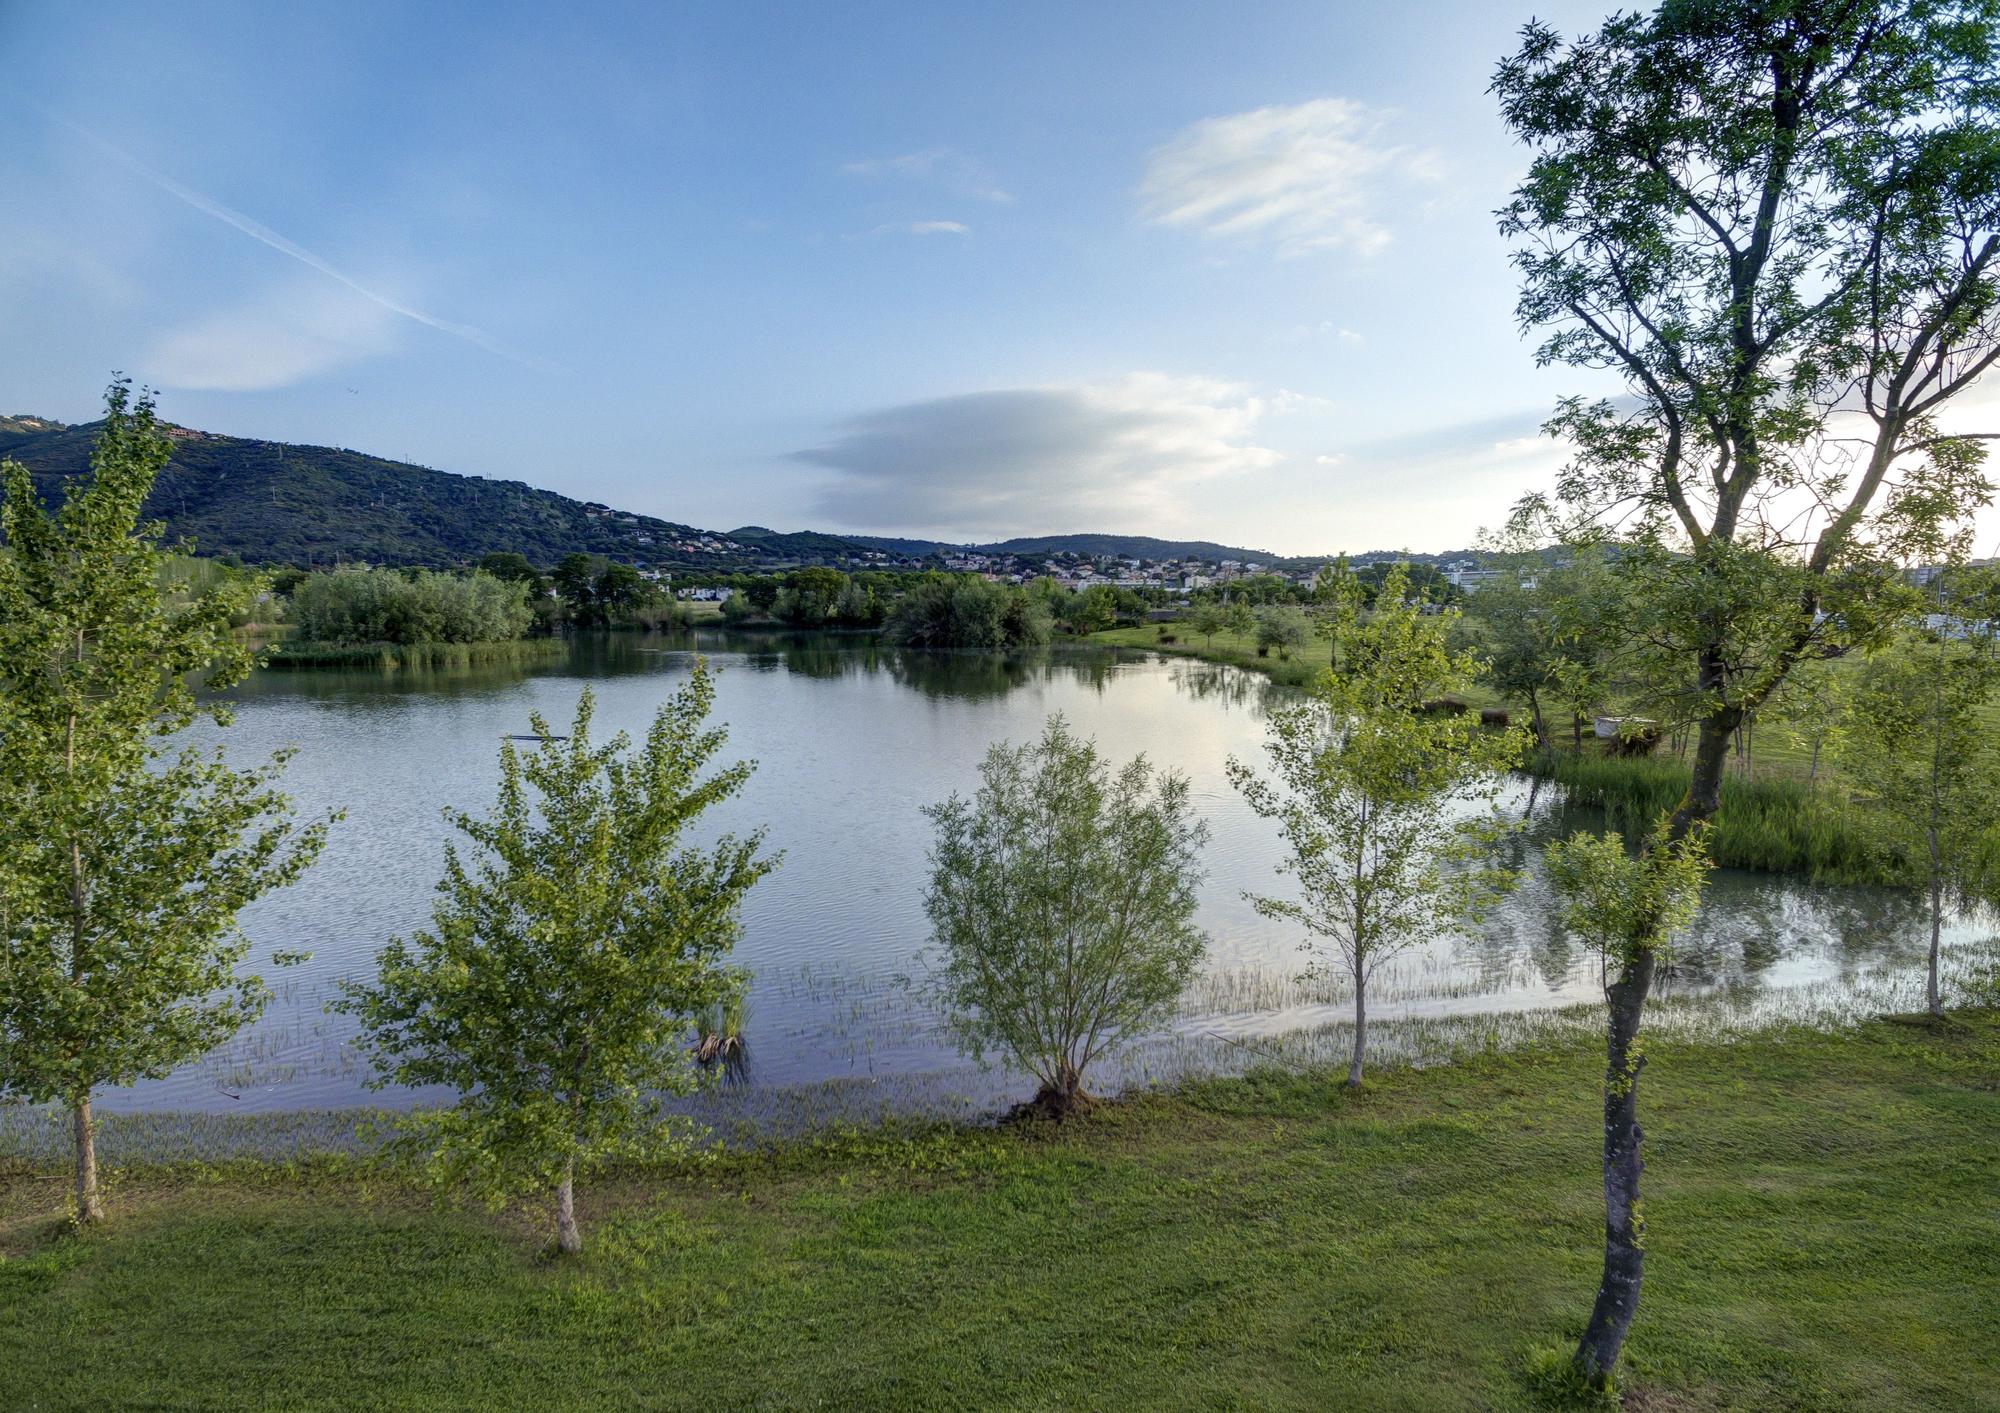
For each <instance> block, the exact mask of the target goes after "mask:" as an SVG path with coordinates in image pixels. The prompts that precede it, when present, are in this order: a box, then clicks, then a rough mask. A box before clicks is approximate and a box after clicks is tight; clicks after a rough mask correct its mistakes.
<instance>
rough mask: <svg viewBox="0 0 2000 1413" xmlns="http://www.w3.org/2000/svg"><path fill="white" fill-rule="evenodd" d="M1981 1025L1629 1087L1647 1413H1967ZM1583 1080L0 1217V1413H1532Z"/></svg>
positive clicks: (1997, 1242)
mask: <svg viewBox="0 0 2000 1413" xmlns="http://www.w3.org/2000/svg"><path fill="white" fill-rule="evenodd" d="M1996 1075H2000V1018H1996V1016H1995V1015H1994V1014H1993V1013H1991V1012H1966V1013H1960V1014H1959V1015H1958V1016H1956V1017H1955V1018H1954V1019H1953V1021H1952V1023H1951V1024H1950V1025H1949V1026H1948V1027H1946V1028H1945V1029H1943V1030H1937V1031H1933V1030H1931V1029H1928V1028H1924V1027H1915V1026H1905V1025H1901V1024H1896V1023H1893V1022H1878V1023H1874V1024H1871V1025H1868V1026H1866V1027H1864V1028H1862V1029H1861V1030H1859V1031H1854V1032H1838V1033H1832V1034H1827V1033H1804V1032H1791V1033H1782V1034H1779V1035H1775V1036H1769V1037H1765V1038H1762V1039H1753V1040H1750V1041H1746V1042H1742V1043H1739V1044H1737V1045H1734V1046H1728V1047H1722V1046H1712V1045H1702V1044H1692V1043H1663V1044H1661V1045H1659V1046H1657V1047H1655V1049H1654V1050H1653V1053H1652V1060H1651V1065H1650V1067H1649V1069H1648V1070H1647V1074H1646V1081H1645V1083H1646V1101H1645V1102H1646V1111H1647V1126H1648V1136H1649V1140H1650V1144H1651V1147H1650V1151H1649V1162H1648V1171H1647V1182H1648V1200H1647V1208H1648V1216H1649V1230H1648V1244H1649V1250H1650V1257H1649V1262H1648V1278H1647V1287H1646V1300H1645V1306H1644V1309H1643V1310H1642V1312H1641V1314H1640V1317H1639V1321H1638V1324H1637V1326H1636V1327H1635V1330H1634V1334H1633V1339H1632V1343H1631V1346H1630V1351H1629V1352H1630V1357H1631V1375H1630V1383H1631V1386H1632V1388H1633V1390H1634V1391H1635V1392H1636V1393H1637V1394H1638V1395H1639V1396H1640V1398H1641V1399H1642V1400H1643V1403H1642V1404H1640V1406H1645V1407H1651V1408H1674V1409H1707V1408H1724V1407H1731V1408H1745V1407H1754V1408H1760V1409H1771V1408H1834V1407H1840V1408H1849V1407H1866V1408H1871V1409H1897V1408H1910V1409H1916V1408H1937V1407H1975V1406H1992V1401H1993V1399H1994V1397H1995V1386H1996V1381H2000V1209H1996V1208H1995V1206H1994V1203H1993V1200H1992V1175H1993V1173H1994V1172H1996V1171H2000V1084H1996V1082H1995V1077H1996ZM1597 1082H1598V1073H1597V1060H1596V1058H1595V1056H1594V1055H1593V1053H1592V1050H1591V1048H1590V1047H1583V1046H1580V1047H1574V1048H1560V1049H1555V1050H1539V1051H1531V1052H1527V1053H1522V1054H1516V1055H1512V1056H1506V1057H1496V1058H1489V1059H1486V1060H1479V1061H1472V1062H1469V1063H1466V1064H1462V1065H1457V1066H1453V1067H1450V1068H1446V1069H1438V1070H1421V1071H1418V1070H1404V1071H1398V1072H1395V1073H1391V1074H1387V1075H1385V1076H1384V1077H1383V1078H1382V1079H1380V1080H1378V1081H1377V1082H1376V1084H1375V1085H1374V1086H1373V1087H1372V1088H1371V1089H1369V1090H1368V1091H1366V1092H1364V1093H1363V1094H1361V1095H1359V1096H1349V1095H1346V1094H1344V1093H1342V1092H1341V1091H1339V1090H1338V1089H1337V1088H1335V1087H1334V1086H1332V1085H1331V1084H1329V1083H1327V1082H1325V1081H1324V1080H1310V1079H1298V1078H1290V1077H1277V1076H1266V1077H1261V1078H1259V1077H1253V1078H1251V1079H1248V1080H1230V1081H1217V1082H1213V1083H1210V1084H1206V1085H1202V1086H1197V1087H1194V1088H1191V1089H1188V1090H1186V1091H1183V1092H1180V1093H1177V1094H1173V1095H1166V1096H1159V1097H1150V1098H1145V1099H1140V1100H1135V1101H1132V1102H1129V1103H1122V1104H1117V1105H1113V1106H1110V1107H1108V1108H1106V1109H1104V1110H1102V1111H1100V1113H1099V1114H1098V1115H1097V1116H1095V1117H1093V1118H1092V1119H1090V1120H1088V1121H1087V1122H1085V1123H1082V1124H1079V1125H1072V1126H1070V1127H1068V1128H1065V1129H1061V1130H1050V1129H1041V1128H1038V1129H1033V1130H1028V1131H1012V1130H1001V1131H993V1130H979V1129H937V1130H929V1131H921V1132H912V1133H904V1134H894V1133H889V1132H874V1133H869V1134H864V1135H859V1136H853V1135H850V1136H846V1137H841V1138H835V1139H828V1140H825V1141H822V1142H819V1143H814V1144H808V1145H799V1146H788V1147H784V1148H780V1149H775V1150H772V1151H770V1152H767V1153H762V1154H752V1155H721V1156H718V1157H716V1158H714V1159H713V1160H711V1161H708V1162H706V1163H702V1164H692V1165H689V1166H688V1167H685V1168H683V1169H679V1170H674V1171H660V1172H652V1173H643V1174H627V1175H624V1176H622V1177H619V1178H617V1179H614V1180H607V1181H605V1182H602V1183H599V1184H597V1185H594V1186H592V1187H591V1188H589V1189H587V1191H586V1194H585V1211H584V1217H585V1220H586V1222H587V1226H586V1237H587V1240H588V1243H589V1244H588V1246H587V1247H586V1251H585V1254H584V1256H583V1257H582V1258H581V1259H580V1260H579V1261H577V1262H575V1263H573V1264H559V1263H556V1262H553V1261H551V1260H549V1259H548V1258H547V1257H545V1256H544V1255H543V1254H541V1250H540V1242H541V1234H540V1229H541V1223H542V1214H541V1213H540V1212H512V1211H510V1212H503V1213H500V1214H497V1215H488V1214H486V1213H484V1212H482V1211H446V1212H440V1211H437V1210H435V1209H433V1208H431V1207H430V1206H428V1205H427V1204H426V1203H424V1202H423V1201H422V1200H421V1199H420V1198H419V1197H418V1196H417V1195H416V1194H414V1193H411V1192H408V1191H405V1190H403V1189H401V1188H400V1187H398V1186H397V1185H396V1184H395V1183H394V1182H391V1181H382V1180H376V1181H373V1182H366V1183H364V1182H362V1181H360V1180H358V1179H352V1178H337V1177H322V1178H318V1179H314V1178H311V1177H309V1176H302V1175H299V1174H297V1173H293V1174H290V1175H287V1174H284V1173H278V1172H271V1171H268V1170H255V1169H243V1170H223V1171H221V1172H214V1171H209V1172H204V1173H200V1174H188V1173H181V1174H178V1175H177V1174H174V1173H170V1172H165V1171H157V1172H136V1173H128V1174H124V1175H121V1176H120V1178H119V1181H118V1183H117V1186H116V1188H115V1190H114V1192H113V1204H114V1212H115V1218H114V1222H113V1225H112V1226H111V1227H110V1228H109V1229H107V1230H104V1231H101V1232H96V1233H92V1234H89V1235H86V1236H83V1237H72V1236H66V1235H61V1234H59V1233H58V1232H57V1231H55V1230H54V1229H53V1227H52V1224H51V1223H50V1221H49V1220H48V1218H47V1216H46V1213H47V1212H48V1211H49V1210H50V1209H51V1208H52V1207H54V1206H55V1205H56V1204H57V1203H58V1202H59V1201H60V1193H61V1179H60V1177H59V1176H56V1175H53V1174H49V1175H44V1174H32V1175H31V1174H16V1175H15V1176H13V1177H12V1178H10V1179H9V1180H8V1181H7V1182H6V1184H5V1186H4V1188H0V1248H4V1249H5V1251H6V1252H7V1253H8V1259H7V1260H6V1261H5V1262H4V1263H0V1406H7V1407H42V1408H66V1407H77V1408H82V1407H104V1406H116V1405H134V1404H141V1405H148V1406H173V1407H187V1408H209V1407H214V1408H220V1407H232V1408H234V1407H286V1408H312V1407H334V1406H341V1407H348V1406H356V1405H364V1406H369V1407H381V1408H427V1409H428V1408H442V1407H492V1406H521V1405H528V1404H534V1405H540V1406H546V1407H551V1408H570V1407H630V1406H661V1407H701V1408H713V1407H718V1406H726V1407H747V1406H769V1407H801V1406H827V1407H970V1406H980V1407H989V1406H1013V1407H1037V1408H1043V1407H1063V1406H1086V1407H1153V1406H1162V1405H1167V1404H1174V1405H1186V1406H1204V1407H1255V1408H1286V1407H1298V1408H1325V1407H1354V1408H1378V1407H1379V1408H1418V1409H1422V1408H1437V1409H1446V1408H1495V1407H1498V1408H1513V1407H1531V1406H1534V1405H1535V1403H1536V1401H1537V1391H1536V1388H1535V1386H1534V1384H1533V1381H1532V1379H1531V1378H1530V1376H1529V1374H1528V1373H1527V1372H1526V1371H1527V1370H1528V1369H1529V1368H1530V1367H1531V1365H1532V1362H1533V1358H1534V1352H1535V1351H1536V1350H1537V1349H1538V1348H1543V1347H1548V1346H1560V1345H1563V1344H1565V1343H1566V1342H1567V1341H1568V1340H1569V1339H1570V1338H1572V1337H1573V1335H1574V1333H1575V1331H1576V1329H1577V1328H1578V1326H1579V1324H1580V1322H1581V1321H1582V1319H1583V1316H1584V1314H1585V1312H1586V1309H1587V1305H1588V1301H1589V1296H1590V1292H1591V1290H1592V1288H1593V1286H1594V1284H1595V1280H1596V1243H1597V1240H1598V1235H1599V1222H1600V1220H1601V1213H1600V1208H1599V1206H1598V1202H1599V1194H1598V1187H1597V1180H1596V1163H1597V1151H1596V1150H1597V1131H1598V1125H1597V1117H1596V1098H1595V1094H1596V1086H1597Z"/></svg>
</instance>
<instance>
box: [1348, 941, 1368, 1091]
mask: <svg viewBox="0 0 2000 1413" xmlns="http://www.w3.org/2000/svg"><path fill="white" fill-rule="evenodd" d="M1367 1055H1368V974H1367V973H1366V972H1364V971H1363V970H1362V969H1361V967H1360V966H1359V964H1357V965H1356V966H1355V968H1354V1055H1353V1058H1351V1059H1350V1060H1349V1061H1348V1062H1347V1087H1348V1088H1349V1089H1359V1088H1360V1087H1361V1063H1362V1061H1363V1060H1364V1059H1366V1058H1367Z"/></svg>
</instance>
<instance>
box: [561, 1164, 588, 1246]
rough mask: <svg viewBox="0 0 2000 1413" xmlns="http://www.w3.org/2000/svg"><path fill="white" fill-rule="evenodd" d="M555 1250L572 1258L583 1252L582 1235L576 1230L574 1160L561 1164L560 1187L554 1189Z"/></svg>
mask: <svg viewBox="0 0 2000 1413" xmlns="http://www.w3.org/2000/svg"><path fill="white" fill-rule="evenodd" d="M556 1250H558V1251H560V1252H561V1253H562V1254H563V1255H565V1256H574V1255H576V1253H577V1252H579V1251H581V1250H583V1233H582V1232H580V1231H578V1230H577V1229H576V1159H574V1158H571V1159H570V1160H569V1161H567V1162H565V1163H564V1164H563V1175H562V1185H561V1186H560V1187H558V1188H557V1189H556Z"/></svg>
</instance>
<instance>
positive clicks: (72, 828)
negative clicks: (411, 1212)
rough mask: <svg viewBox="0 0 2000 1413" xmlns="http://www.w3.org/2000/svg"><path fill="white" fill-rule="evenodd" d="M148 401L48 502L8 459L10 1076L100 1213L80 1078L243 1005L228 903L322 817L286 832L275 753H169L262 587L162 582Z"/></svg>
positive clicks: (170, 1061) (3, 574)
mask: <svg viewBox="0 0 2000 1413" xmlns="http://www.w3.org/2000/svg"><path fill="white" fill-rule="evenodd" d="M168 451H169V445H168V442H167V439H166V438H165V437H164V436H162V435H161V434H160V432H159V431H158V429H157V428H156V426H155V424H154V419H153V404H152V401H151V399H150V398H149V397H146V396H143V395H142V396H141V397H140V398H139V399H138V400H137V401H136V402H135V401H133V400H132V398H131V396H130V393H129V389H128V388H127V386H126V384H124V383H123V382H118V383H114V384H113V385H112V386H111V389H110V391H109V392H108V393H107V394H106V395H105V415H104V425H103V430H102V431H100V432H99V433H98V437H97V442H96V446H95V448H94V450H93V451H92V453H91V462H90V478H89V480H88V482H86V483H81V484H73V485H71V486H69V487H67V488H66V489H67V492H68V493H67V495H66V497H65V499H64V501H63V504H62V507H61V509H60V510H59V511H57V512H55V513H54V514H51V513H49V512H48V511H46V510H45V509H44V508H43V507H42V504H41V502H40V500H39V499H38V498H37V496H36V494H35V489H34V486H33V484H32V483H31V481H30V480H29V478H28V472H27V470H26V469H25V468H24V467H22V466H20V465H19V464H17V463H15V462H11V461H10V462H5V463H0V475H4V477H5V482H6V486H5V502H4V506H0V535H4V538H5V544H4V547H0V780H4V781H5V786H4V788H0V1091H4V1092H7V1093H9V1094H12V1095H15V1096H18V1097H20V1098H23V1099H26V1100H28V1101H29V1102H33V1103H40V1102H46V1101H49V1100H59V1101H61V1102H62V1103H64V1104H67V1105H68V1106H69V1108H70V1110H71V1113H72V1116H73V1119H74V1129H75V1144H76V1213H77V1217H78V1219H79V1220H81V1221H85V1222H90V1221H95V1220H97V1219H98V1218H99V1217H101V1216H102V1215H103V1204H102V1199H101V1197H100V1195H99V1191H98V1181H97V1149H96V1143H95V1138H94V1132H93V1128H92V1122H91V1111H90V1098H91V1091H92V1090H94V1089H96V1088H97V1087H99V1086H101V1085H106V1084H129V1083H131V1082H133V1081H134V1080H138V1079H147V1078H158V1077H160V1076H162V1075H164V1074H166V1073H167V1072H168V1071H169V1070H171V1069H173V1068H174V1067H175V1066H177V1065H180V1064H183V1063H185V1062H186V1061H188V1060H191V1059H194V1058H195V1057H197V1056H199V1055H201V1054H202V1053H203V1052H205V1051H207V1050H209V1049H211V1048H213V1047H214V1046H215V1045H217V1044H218V1043H220V1042H221V1041H222V1040H224V1039H226V1038H228V1037H229V1036H230V1035H232V1034H233V1033H235V1031H236V1030H237V1029H238V1028H239V1027H240V1026H242V1025H243V1024H245V1023H246V1022H247V1021H250V1020H252V1019H254V1018H255V1017H256V1016H257V1014H258V1013H259V1012H260V1011H261V1010H262V1009H263V1007H264V1004H265V1001H266V1000H267V999H268V992H267V990H266V988H265V986H264V984H263V982H262V980H261V979H260V978H259V977H258V976H257V975H255V974H254V973H239V971H238V964H239V963H241V962H242V961H243V959H244V957H245V956H246V955H247V954H248V952H249V947H250V944H249V942H248V940H247V939H246V938H245V937H244V936H243V935H242V933H241V932H240V931H239V930H238V928H237V926H236V916H237V913H238V912H239V911H241V909H242V908H243V907H244V906H245V905H246V904H248V903H249V902H251V901H252V900H254V899H255V898H257V897H259V896H261V895H262V894H264V893H265V892H267V891H269V890H271V889H273V888H276V887H279V886H281V885H283V884H285V883H288V882H290V881H291V880H292V879H294V878H296V877H297V876H298V874H299V873H300V872H301V871H302V870H304V869H305V868H306V866H307V865H308V864H310V863H311V862H312V860H313V858H314V857H315V856H316V855H317V854H318V852H319V850H320V847H321V844H322V843H323V841H324V838H325V830H326V826H325V825H324V824H311V825H306V826H304V827H294V826H293V824H292V822H291V811H290V804H289V801H288V800H287V799H286V798H285V796H284V795H283V794H281V793H279V792H278V791H277V790H276V789H275V788H274V781H275V779H276V777H277V775H278V773H279V771H280V769H281V768H282V766H283V764H284V760H285V756H286V753H283V752H281V753H279V754H278V755H276V756H274V757H273V758H272V759H271V760H270V761H269V762H268V763H267V764H265V765H264V766H262V767H260V768H257V769H254V770H233V769H231V768H229V766H228V765H226V764H225V763H224V760H223V756H222V752H221V750H220V748H217V749H216V750H214V751H213V752H203V751H201V750H197V749H196V748H194V747H191V746H190V747H185V748H183V749H181V750H178V751H175V750H173V749H172V748H171V745H170V742H171V740H172V738H173V737H174V736H175V734H176V733H178V732H180V731H181V730H182V729H184V728H185V727H187V726H189V725H191V724H192V723H193V722H194V721H195V720H196V719H197V718H198V717H201V716H208V717H211V718H213V719H214V720H215V721H217V722H218V723H220V724H226V723H227V722H228V719H229V714H228V711H227V710H226V709H225V708H224V707H223V706H222V705H221V703H220V702H219V701H216V700H214V699H212V698H211V699H208V700H207V701H205V702H197V700H196V697H195V690H194V689H195V686H196V685H197V684H200V685H205V686H206V687H208V688H211V689H216V688H222V687H226V686H229V685H230V684H232V683H234V682H236V681H239V680H240V679H241V678H242V677H243V675H244V674H245V673H246V672H248V671H249V669H250V667H251V664H252V658H251V656H250V654H249V653H248V652H247V651H246V650H245V649H244V648H243V646H242V645H241V644H239V643H238V642H237V641H236V640H235V639H234V638H233V637H232V636H231V635H230V632H229V622H230V617H231V614H232V613H234V612H236V611H237V610H238V609H240V608H241V606H242V604H243V602H244V601H245V599H246V596H247V594H248V592H249V591H250V590H251V588H252V587H253V586H252V585H250V584H248V583H247V582H246V581H243V580H241V579H240V578H239V577H237V576H233V575H232V576H220V577H218V578H215V579H214V580H212V581H211V583H210V584H209V586H208V587H207V588H206V589H204V590H202V591H200V592H198V593H193V594H181V593H172V592H166V591H163V589H162V587H161V586H162V583H163V581H164V579H165V577H166V576H165V573H164V571H165V569H166V566H167V560H168V558H169V556H168V555H167V553H166V552H165V551H164V550H163V549H162V548H161V546H160V527H159V526H158V525H156V524H146V523H141V521H140V519H139V514H140V508H141V506H142V505H143V504H144V503H145V499H146V495H147V493H148V492H149V491H150V490H151V489H152V486H153V481H154V478H155V477H156V476H157V475H158V474H159V471H160V468H161V467H162V466H164V465H165V464H166V461H167V456H168Z"/></svg>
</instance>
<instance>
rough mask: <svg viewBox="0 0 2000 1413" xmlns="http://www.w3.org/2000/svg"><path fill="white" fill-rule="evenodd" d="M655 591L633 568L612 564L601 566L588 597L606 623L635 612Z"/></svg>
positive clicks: (649, 599) (647, 601)
mask: <svg viewBox="0 0 2000 1413" xmlns="http://www.w3.org/2000/svg"><path fill="white" fill-rule="evenodd" d="M656 592H657V591H656V590H655V589H654V588H653V586H652V585H651V584H650V583H648V582H647V581H646V576H645V575H643V574H641V573H640V572H639V571H638V570H637V569H634V568H633V567H632V566H631V565H629V564H621V563H617V562H615V561H614V562H613V563H610V564H607V565H605V566H604V569H603V572H602V573H600V574H599V575H598V576H597V582H596V583H595V584H594V585H592V592H591V598H592V602H593V603H594V604H595V605H596V608H597V613H598V616H599V618H600V619H601V620H603V621H605V622H609V621H611V620H612V619H622V618H626V617H629V616H630V615H632V614H634V613H637V612H638V611H639V610H640V609H642V608H644V607H645V606H646V605H647V604H648V603H649V602H651V601H652V598H653V595H654V594H655V593H656Z"/></svg>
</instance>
